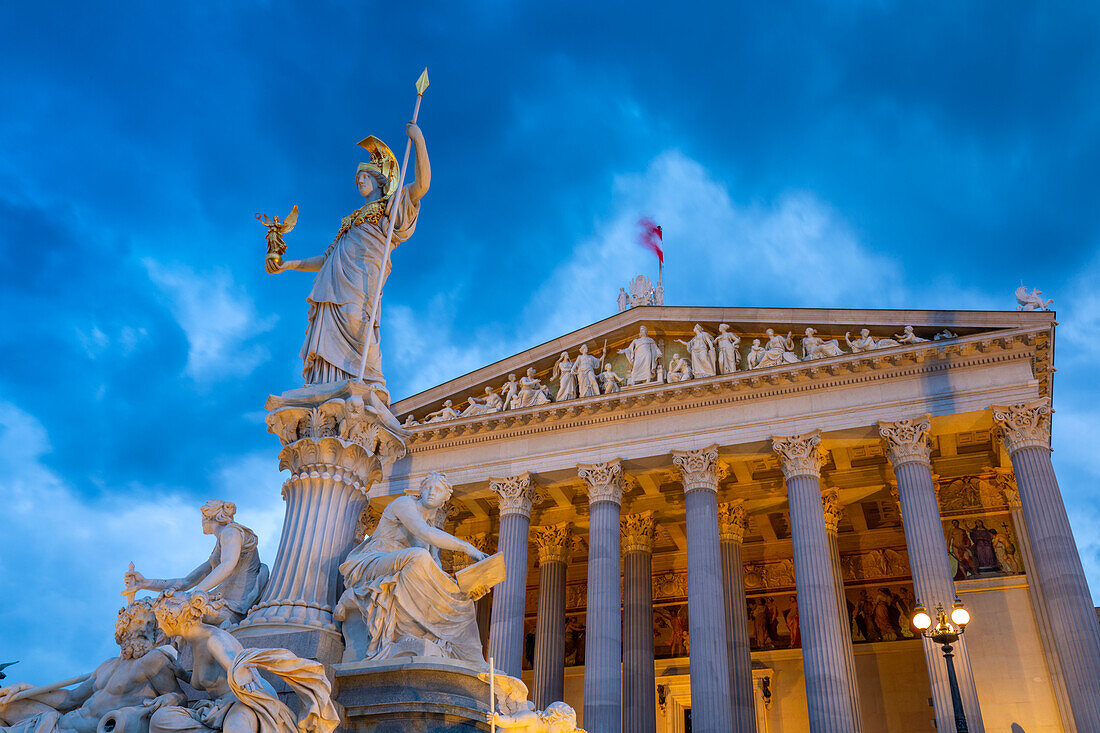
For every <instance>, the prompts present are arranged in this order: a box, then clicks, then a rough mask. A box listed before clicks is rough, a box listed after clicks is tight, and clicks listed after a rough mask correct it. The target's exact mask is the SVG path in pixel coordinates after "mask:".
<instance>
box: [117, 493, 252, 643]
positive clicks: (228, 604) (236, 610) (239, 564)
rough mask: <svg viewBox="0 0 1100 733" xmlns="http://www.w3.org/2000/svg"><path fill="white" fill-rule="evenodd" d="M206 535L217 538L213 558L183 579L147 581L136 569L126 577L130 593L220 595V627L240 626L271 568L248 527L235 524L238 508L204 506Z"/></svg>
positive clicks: (217, 504)
mask: <svg viewBox="0 0 1100 733" xmlns="http://www.w3.org/2000/svg"><path fill="white" fill-rule="evenodd" d="M201 511H202V532H203V534H212V535H214V537H215V542H214V551H213V552H212V553H210V559H209V560H207V561H206V562H205V563H203V564H202V565H199V566H198V567H197V568H195V569H194V570H192V571H191V572H190V573H188V574H187V575H185V576H184V577H182V578H164V579H159V578H146V577H145V576H144V575H142V574H141V573H139V572H137V571H136V570H131V571H129V572H127V573H126V574H125V575H124V576H123V580H124V582H125V584H126V590H127V591H131V592H134V591H139V590H151V591H155V592H160V591H165V590H191V589H194V590H196V591H204V592H209V593H214V592H216V593H217V594H218V596H219V597H220V598H221V600H222V601H224V604H223V605H222V606H221V607H220V608H221V611H220V612H221V614H222V618H221V619H220V620H219V621H218V623H219V624H223V625H229V624H233V623H237V622H238V621H240V620H241V619H243V618H244V617H245V615H246V614H247V613H248V609H250V608H252V606H253V605H254V604H255V603H256V600H257V599H258V598H259V597H260V592H261V591H262V590H263V588H264V585H265V584H266V583H267V577H268V569H267V566H266V565H264V564H263V563H261V562H260V555H259V551H258V549H257V545H258V543H259V540H258V539H257V537H256V533H255V532H253V531H252V530H250V529H249V528H248V527H245V526H243V525H240V524H237V523H236V522H234V521H233V515H234V514H236V512H237V506H236V504H234V503H233V502H230V501H217V500H211V501H208V502H206V503H205V504H203V505H202V509H201Z"/></svg>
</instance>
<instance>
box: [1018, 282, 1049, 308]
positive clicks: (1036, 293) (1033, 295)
mask: <svg viewBox="0 0 1100 733" xmlns="http://www.w3.org/2000/svg"><path fill="white" fill-rule="evenodd" d="M1042 295H1043V291H1042V290H1028V289H1027V287H1026V286H1025V285H1024V283H1023V282H1022V281H1021V282H1020V287H1018V288H1016V302H1017V303H1019V305H1017V306H1016V310H1018V311H1035V310H1040V311H1045V310H1050V304H1051V303H1053V302H1054V299H1053V298H1050V299H1048V300H1043V298H1042Z"/></svg>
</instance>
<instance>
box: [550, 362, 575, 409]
mask: <svg viewBox="0 0 1100 733" xmlns="http://www.w3.org/2000/svg"><path fill="white" fill-rule="evenodd" d="M550 379H551V381H553V380H555V379H557V380H558V395H557V401H558V402H562V401H564V400H571V399H573V398H575V397H576V396H577V374H576V372H575V371H573V362H572V361H571V360H570V359H569V352H568V351H563V352H561V356H560V357H558V360H557V361H556V362H555V363H554V371H553V373H552V374H551V375H550Z"/></svg>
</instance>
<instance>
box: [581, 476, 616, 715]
mask: <svg viewBox="0 0 1100 733" xmlns="http://www.w3.org/2000/svg"><path fill="white" fill-rule="evenodd" d="M577 473H578V474H579V475H580V477H581V478H582V479H584V481H585V487H586V488H587V490H588V518H589V525H588V601H587V607H586V610H585V639H584V728H585V730H587V731H589V733H619V731H620V730H621V729H622V666H621V665H622V612H621V611H622V591H621V586H620V585H619V580H620V577H621V568H620V560H619V557H620V556H619V519H620V516H619V515H620V513H621V510H622V502H623V469H622V463H621V462H620V461H619V460H618V459H616V460H614V461H608V462H606V463H590V464H582V465H580V466H577Z"/></svg>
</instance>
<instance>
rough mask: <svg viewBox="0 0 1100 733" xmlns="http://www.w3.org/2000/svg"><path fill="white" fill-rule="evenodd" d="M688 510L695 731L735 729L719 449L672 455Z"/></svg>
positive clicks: (715, 732) (710, 732) (712, 732)
mask: <svg viewBox="0 0 1100 733" xmlns="http://www.w3.org/2000/svg"><path fill="white" fill-rule="evenodd" d="M672 462H673V463H675V464H676V466H677V467H678V468H679V469H680V475H681V476H682V478H683V484H684V495H685V504H686V509H687V529H688V531H687V566H688V639H689V640H690V644H691V645H690V647H689V651H688V657H689V665H690V669H691V724H692V730H695V731H703V732H704V733H728V731H730V730H732V728H733V720H732V717H731V716H732V708H731V706H730V668H729V658H728V656H727V655H728V653H729V649H728V645H727V643H726V633H727V632H726V613H727V611H728V607H727V606H726V600H725V599H726V596H725V589H724V584H723V582H722V558H721V553H720V552H719V549H718V446H717V445H712V446H710V447H709V448H703V449H702V450H693V451H672Z"/></svg>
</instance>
